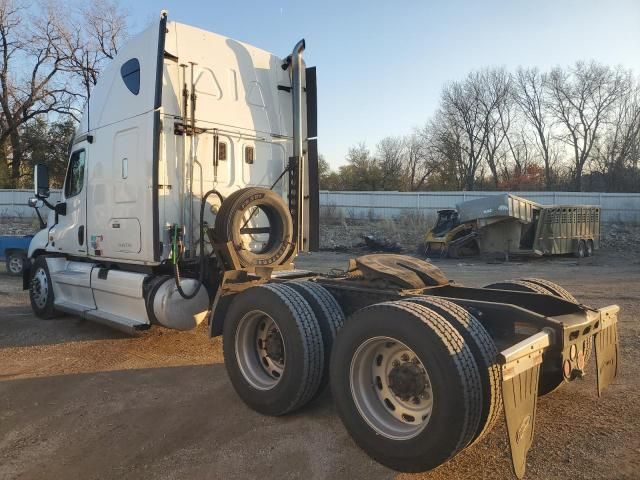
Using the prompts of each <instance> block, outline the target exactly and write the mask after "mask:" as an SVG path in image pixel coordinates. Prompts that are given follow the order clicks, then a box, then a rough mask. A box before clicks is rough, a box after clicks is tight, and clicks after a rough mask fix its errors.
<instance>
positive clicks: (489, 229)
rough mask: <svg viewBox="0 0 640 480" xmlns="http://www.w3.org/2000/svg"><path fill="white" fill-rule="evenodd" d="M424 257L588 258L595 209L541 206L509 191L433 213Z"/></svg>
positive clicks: (596, 227)
mask: <svg viewBox="0 0 640 480" xmlns="http://www.w3.org/2000/svg"><path fill="white" fill-rule="evenodd" d="M424 245H425V253H426V254H427V255H434V254H436V255H440V256H449V257H453V258H457V257H459V256H469V255H477V254H489V255H491V254H500V255H502V254H506V255H509V254H517V255H534V256H542V255H565V254H573V255H575V256H576V257H580V258H582V257H590V256H591V255H593V253H594V251H595V250H596V249H597V248H599V245H600V207H595V206H589V205H541V204H539V203H536V202H532V201H531V200H527V199H525V198H522V197H518V196H516V195H512V194H510V193H501V194H495V195H489V196H487V197H483V198H478V199H474V200H468V201H466V202H462V203H459V204H458V205H457V206H456V209H446V210H439V211H438V218H437V220H436V223H435V225H434V227H433V228H432V229H431V230H429V232H427V234H426V236H425V244H424Z"/></svg>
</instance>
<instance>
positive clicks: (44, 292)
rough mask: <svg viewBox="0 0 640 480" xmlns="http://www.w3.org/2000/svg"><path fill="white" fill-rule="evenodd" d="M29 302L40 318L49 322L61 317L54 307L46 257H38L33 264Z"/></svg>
mask: <svg viewBox="0 0 640 480" xmlns="http://www.w3.org/2000/svg"><path fill="white" fill-rule="evenodd" d="M29 300H30V301H31V309H32V310H33V313H35V314H36V316H37V317H39V318H42V319H45V320H48V319H51V318H55V317H57V316H58V315H60V313H59V312H58V311H57V310H56V309H55V308H54V306H53V285H52V284H51V275H49V267H48V266H47V260H46V259H45V257H42V256H40V257H37V258H36V259H35V261H34V262H33V266H32V268H31V282H30V286H29Z"/></svg>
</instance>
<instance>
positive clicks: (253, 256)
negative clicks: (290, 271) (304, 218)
mask: <svg viewBox="0 0 640 480" xmlns="http://www.w3.org/2000/svg"><path fill="white" fill-rule="evenodd" d="M256 208H258V209H260V210H261V211H262V212H263V213H264V215H265V216H266V218H267V220H268V221H269V227H268V229H269V232H268V234H269V240H268V241H267V243H266V245H265V246H264V248H263V249H262V250H260V251H259V252H255V251H252V250H249V249H248V248H246V246H245V244H244V241H243V239H242V235H243V234H244V233H243V232H241V230H242V229H244V228H247V229H250V228H251V222H250V220H249V219H250V218H252V216H253V215H254V213H255V209H256ZM248 220H249V221H248ZM245 223H246V224H247V225H245ZM215 231H216V234H217V236H218V239H219V241H220V242H223V243H227V242H231V243H232V244H233V246H234V248H235V250H236V254H237V256H238V260H239V261H240V264H241V265H242V266H243V267H249V266H255V265H261V266H272V265H282V264H283V263H286V262H287V261H288V260H289V259H290V258H291V256H292V254H293V253H294V246H295V245H294V240H293V221H292V220H291V214H290V213H289V209H288V208H287V205H286V204H285V203H284V201H283V200H282V198H281V197H280V196H279V195H278V194H277V193H275V192H273V191H272V190H269V189H267V188H261V187H249V188H242V189H240V190H237V191H235V192H233V193H232V194H231V195H229V196H228V197H227V198H226V199H225V200H224V202H222V206H221V207H220V210H219V211H218V213H217V215H216V222H215Z"/></svg>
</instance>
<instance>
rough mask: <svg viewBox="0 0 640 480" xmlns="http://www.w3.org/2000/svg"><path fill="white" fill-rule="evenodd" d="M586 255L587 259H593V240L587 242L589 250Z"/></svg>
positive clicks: (587, 249)
mask: <svg viewBox="0 0 640 480" xmlns="http://www.w3.org/2000/svg"><path fill="white" fill-rule="evenodd" d="M585 254H586V256H587V257H593V240H587V248H586V251H585Z"/></svg>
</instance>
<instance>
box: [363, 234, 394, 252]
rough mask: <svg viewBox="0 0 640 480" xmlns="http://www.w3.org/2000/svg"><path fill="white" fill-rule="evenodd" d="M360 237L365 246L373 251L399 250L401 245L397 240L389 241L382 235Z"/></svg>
mask: <svg viewBox="0 0 640 480" xmlns="http://www.w3.org/2000/svg"><path fill="white" fill-rule="evenodd" d="M362 239H363V240H364V244H365V245H366V247H367V248H368V249H369V250H371V251H374V252H401V251H402V245H400V244H399V243H398V242H390V241H389V240H387V239H386V238H384V237H374V236H373V235H363V236H362Z"/></svg>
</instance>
